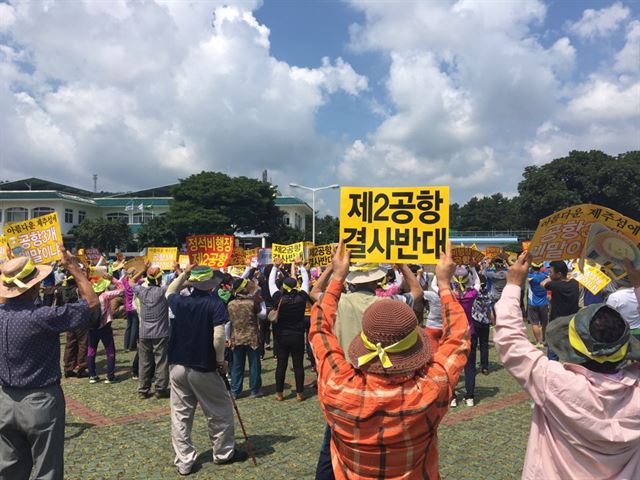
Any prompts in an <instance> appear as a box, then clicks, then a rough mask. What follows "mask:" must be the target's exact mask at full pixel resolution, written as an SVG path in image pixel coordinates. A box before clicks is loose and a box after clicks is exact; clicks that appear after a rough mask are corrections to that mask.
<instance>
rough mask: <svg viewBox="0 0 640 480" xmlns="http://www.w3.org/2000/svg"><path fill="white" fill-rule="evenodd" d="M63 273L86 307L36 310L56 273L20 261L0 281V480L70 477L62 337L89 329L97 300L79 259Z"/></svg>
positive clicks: (68, 261) (65, 256) (66, 259)
mask: <svg viewBox="0 0 640 480" xmlns="http://www.w3.org/2000/svg"><path fill="white" fill-rule="evenodd" d="M60 250H61V254H62V261H61V265H62V266H63V267H64V268H65V269H66V270H67V271H68V272H69V274H71V275H73V276H74V277H75V279H76V283H77V286H78V291H79V293H80V297H81V299H80V300H78V301H77V302H71V303H66V304H64V305H62V306H59V307H54V306H43V307H38V306H36V305H35V304H34V302H35V300H36V298H37V297H38V294H39V291H40V282H41V281H42V280H43V279H44V278H46V277H47V275H49V274H50V273H51V267H49V266H46V265H35V264H34V263H33V262H32V260H31V259H30V258H27V257H18V258H14V259H13V260H9V261H8V262H7V263H5V264H4V265H3V266H2V275H1V277H0V298H1V299H2V304H0V478H7V479H12V480H27V479H28V478H30V476H31V475H32V477H31V478H37V479H47V480H58V479H60V480H61V479H62V478H63V477H64V426H65V401H64V394H63V393H62V388H61V387H60V334H61V333H62V332H68V331H72V330H78V329H83V328H84V329H86V328H87V327H88V325H89V310H90V309H93V308H97V307H98V305H99V302H98V297H97V296H96V294H95V293H94V291H93V288H92V287H91V283H89V280H88V279H87V277H86V275H84V273H82V271H81V270H80V266H79V265H78V263H77V262H76V261H75V259H74V258H73V257H72V256H71V255H70V254H69V253H67V251H66V250H65V249H64V248H62V247H60Z"/></svg>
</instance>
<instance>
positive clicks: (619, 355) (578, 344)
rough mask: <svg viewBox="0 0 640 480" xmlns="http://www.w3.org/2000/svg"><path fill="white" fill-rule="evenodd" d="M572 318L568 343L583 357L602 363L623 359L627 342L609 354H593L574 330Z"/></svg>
mask: <svg viewBox="0 0 640 480" xmlns="http://www.w3.org/2000/svg"><path fill="white" fill-rule="evenodd" d="M574 320H575V317H573V318H572V319H571V321H569V343H570V344H571V346H572V347H573V348H574V349H575V350H577V351H578V352H580V353H581V354H582V355H584V356H585V357H587V358H590V359H591V360H594V361H596V362H598V363H604V362H612V363H617V362H619V361H621V360H624V357H625V356H626V355H627V350H628V349H629V342H627V343H625V344H624V345H622V347H620V349H619V350H618V351H617V352H614V353H612V354H611V355H600V356H596V355H593V354H592V353H591V352H590V351H589V350H588V349H587V346H586V345H585V344H584V342H583V341H582V338H580V335H579V334H578V332H577V331H576V327H575V324H574Z"/></svg>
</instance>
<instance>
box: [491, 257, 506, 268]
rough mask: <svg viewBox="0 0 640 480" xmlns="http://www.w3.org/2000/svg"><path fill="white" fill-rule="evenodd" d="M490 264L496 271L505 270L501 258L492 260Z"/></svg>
mask: <svg viewBox="0 0 640 480" xmlns="http://www.w3.org/2000/svg"><path fill="white" fill-rule="evenodd" d="M492 263H493V267H494V268H495V269H496V270H504V269H505V268H506V265H505V263H504V259H503V258H499V257H498V258H494V259H493V262H492Z"/></svg>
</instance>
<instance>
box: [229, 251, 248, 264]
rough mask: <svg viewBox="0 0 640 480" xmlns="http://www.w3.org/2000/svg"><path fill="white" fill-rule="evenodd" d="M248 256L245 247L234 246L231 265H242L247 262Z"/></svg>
mask: <svg viewBox="0 0 640 480" xmlns="http://www.w3.org/2000/svg"><path fill="white" fill-rule="evenodd" d="M246 261H247V256H246V253H245V250H244V248H242V247H233V253H231V259H230V260H229V265H234V266H240V265H242V266H243V267H244V265H245V264H246Z"/></svg>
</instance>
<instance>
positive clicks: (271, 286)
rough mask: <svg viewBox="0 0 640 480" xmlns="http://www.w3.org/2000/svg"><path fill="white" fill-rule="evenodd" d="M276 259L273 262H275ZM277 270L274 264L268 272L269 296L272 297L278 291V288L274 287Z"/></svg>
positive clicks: (277, 266)
mask: <svg viewBox="0 0 640 480" xmlns="http://www.w3.org/2000/svg"><path fill="white" fill-rule="evenodd" d="M277 260H278V259H276V260H275V261H277ZM275 261H274V262H275ZM278 270H279V265H276V263H274V264H273V267H272V268H271V271H270V272H269V294H270V295H271V296H272V297H273V296H274V295H275V293H276V292H277V291H278V287H277V286H276V275H277V273H278Z"/></svg>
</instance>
